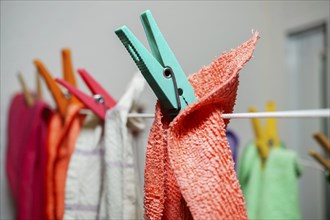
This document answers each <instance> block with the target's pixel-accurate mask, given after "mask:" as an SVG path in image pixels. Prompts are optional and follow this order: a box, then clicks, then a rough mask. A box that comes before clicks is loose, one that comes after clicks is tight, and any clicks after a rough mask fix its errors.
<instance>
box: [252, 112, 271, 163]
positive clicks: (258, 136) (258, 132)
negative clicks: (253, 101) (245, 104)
mask: <svg viewBox="0 0 330 220" xmlns="http://www.w3.org/2000/svg"><path fill="white" fill-rule="evenodd" d="M249 112H257V109H256V108H255V107H250V108H249ZM251 122H252V127H253V130H254V135H255V142H256V145H257V149H258V152H259V155H260V157H261V161H262V164H263V165H264V164H265V162H266V160H267V158H268V155H269V148H268V145H267V139H266V134H265V132H264V129H263V128H262V125H261V121H260V119H259V118H252V119H251Z"/></svg>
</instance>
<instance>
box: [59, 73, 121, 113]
mask: <svg viewBox="0 0 330 220" xmlns="http://www.w3.org/2000/svg"><path fill="white" fill-rule="evenodd" d="M78 73H79V75H80V76H81V77H82V79H83V80H84V82H85V83H86V84H87V86H88V88H89V89H90V90H91V91H92V93H93V95H94V97H91V96H89V95H86V94H85V93H83V92H82V91H80V90H79V89H77V88H75V87H74V86H72V85H71V84H70V83H68V82H66V81H65V80H62V79H59V78H56V79H55V80H56V82H58V83H59V84H61V85H62V86H64V87H65V88H66V89H67V90H68V91H69V92H70V93H71V94H72V95H73V96H74V97H76V98H77V99H78V100H79V101H80V102H81V103H83V104H84V105H85V106H86V107H87V108H88V109H90V110H92V111H93V112H94V113H95V114H96V115H97V116H98V117H99V118H101V119H102V120H105V115H106V111H107V110H108V109H110V108H112V107H114V106H115V105H116V101H115V100H114V99H113V98H112V97H111V96H110V95H109V94H108V93H107V92H106V90H105V89H104V88H103V87H102V86H101V85H100V84H99V83H97V82H96V80H94V78H93V77H92V76H91V75H90V74H89V73H88V72H87V71H86V70H84V69H79V70H78Z"/></svg>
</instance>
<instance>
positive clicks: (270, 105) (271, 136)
mask: <svg viewBox="0 0 330 220" xmlns="http://www.w3.org/2000/svg"><path fill="white" fill-rule="evenodd" d="M266 111H267V112H274V111H276V103H275V102H274V101H268V102H267V103H266ZM266 131H267V139H268V146H270V147H275V148H279V147H280V139H279V136H278V132H277V120H276V119H275V118H266Z"/></svg>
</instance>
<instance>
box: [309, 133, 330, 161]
mask: <svg viewBox="0 0 330 220" xmlns="http://www.w3.org/2000/svg"><path fill="white" fill-rule="evenodd" d="M313 137H314V139H315V140H316V141H317V142H318V143H319V144H320V146H321V147H322V148H323V150H325V151H326V152H327V153H328V154H329V155H330V140H329V139H328V138H327V137H326V136H325V135H324V134H323V133H321V132H317V133H315V134H314V135H313Z"/></svg>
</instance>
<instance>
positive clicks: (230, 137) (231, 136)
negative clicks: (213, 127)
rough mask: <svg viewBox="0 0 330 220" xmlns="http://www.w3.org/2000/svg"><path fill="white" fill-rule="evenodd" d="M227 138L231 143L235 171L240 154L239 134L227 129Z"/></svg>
mask: <svg viewBox="0 0 330 220" xmlns="http://www.w3.org/2000/svg"><path fill="white" fill-rule="evenodd" d="M226 137H227V140H228V143H229V147H230V151H231V155H232V156H233V160H234V163H235V170H236V162H237V154H238V146H239V139H238V136H237V134H236V133H235V132H234V131H232V130H230V129H226Z"/></svg>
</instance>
